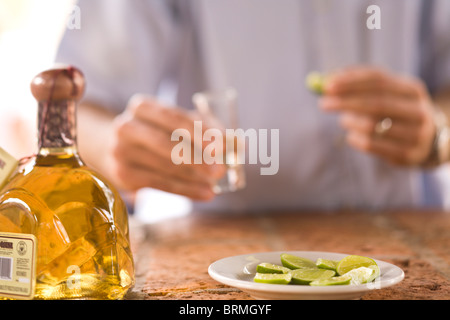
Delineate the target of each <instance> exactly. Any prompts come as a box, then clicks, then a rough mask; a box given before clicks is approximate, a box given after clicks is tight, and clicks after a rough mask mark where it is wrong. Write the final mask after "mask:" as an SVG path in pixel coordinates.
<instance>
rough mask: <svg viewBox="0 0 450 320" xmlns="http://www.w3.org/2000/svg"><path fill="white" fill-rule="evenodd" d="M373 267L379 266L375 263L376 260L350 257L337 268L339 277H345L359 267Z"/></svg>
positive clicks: (340, 262)
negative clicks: (344, 275)
mask: <svg viewBox="0 0 450 320" xmlns="http://www.w3.org/2000/svg"><path fill="white" fill-rule="evenodd" d="M373 265H377V263H376V262H375V260H373V259H371V258H368V257H363V256H356V255H350V256H347V257H345V258H343V259H342V260H341V261H339V263H338V265H337V267H336V272H337V273H338V274H339V275H343V274H346V273H347V272H349V271H350V270H353V269H357V268H359V267H369V266H373Z"/></svg>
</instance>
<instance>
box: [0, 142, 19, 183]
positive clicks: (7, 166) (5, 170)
mask: <svg viewBox="0 0 450 320" xmlns="http://www.w3.org/2000/svg"><path fill="white" fill-rule="evenodd" d="M18 165H19V161H17V159H15V158H14V157H13V156H11V155H10V154H9V153H8V152H6V151H5V150H3V149H2V148H0V189H2V188H3V187H4V186H5V184H6V183H7V182H8V179H9V178H10V177H11V175H12V174H13V173H14V171H15V170H16V168H17V166H18Z"/></svg>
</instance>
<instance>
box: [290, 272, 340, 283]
mask: <svg viewBox="0 0 450 320" xmlns="http://www.w3.org/2000/svg"><path fill="white" fill-rule="evenodd" d="M291 274H292V280H291V282H292V283H296V284H309V283H310V282H312V281H316V280H324V279H329V278H331V277H332V276H334V275H335V274H336V273H335V272H334V271H333V270H325V269H317V268H316V269H297V270H292V271H291Z"/></svg>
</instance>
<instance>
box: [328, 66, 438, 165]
mask: <svg viewBox="0 0 450 320" xmlns="http://www.w3.org/2000/svg"><path fill="white" fill-rule="evenodd" d="M320 107H321V108H322V109H323V110H325V111H330V112H341V125H342V127H343V128H345V129H346V130H347V141H348V143H349V144H350V145H351V146H353V147H354V148H356V149H359V150H362V151H365V152H369V153H372V154H375V155H378V156H380V157H381V158H383V159H385V160H387V161H389V162H390V163H393V164H397V165H404V166H416V165H421V164H423V163H424V162H425V161H426V160H427V158H428V156H429V155H430V152H431V148H432V144H433V139H434V134H435V131H436V125H435V123H434V118H433V117H434V111H433V103H432V100H431V98H430V95H429V94H428V92H427V89H426V87H425V85H424V84H423V83H422V82H421V81H420V80H418V79H414V78H408V77H404V76H400V75H397V74H392V73H389V72H386V71H383V70H380V69H377V68H370V67H354V68H350V69H346V70H343V71H340V72H337V73H336V74H334V75H332V76H331V77H330V79H329V80H328V81H327V83H326V85H325V90H324V96H323V97H322V99H321V101H320ZM384 119H387V120H385V121H384V123H383V124H384V125H386V128H385V129H386V130H385V131H384V132H381V133H380V131H378V130H376V128H377V124H378V125H379V124H380V123H382V121H383V120H384ZM377 131H378V132H379V133H377ZM382 131H383V130H382Z"/></svg>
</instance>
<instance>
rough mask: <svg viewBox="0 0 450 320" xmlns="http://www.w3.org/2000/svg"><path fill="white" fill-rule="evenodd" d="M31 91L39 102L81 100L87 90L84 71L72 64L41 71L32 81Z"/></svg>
mask: <svg viewBox="0 0 450 320" xmlns="http://www.w3.org/2000/svg"><path fill="white" fill-rule="evenodd" d="M30 87H31V93H32V94H33V96H34V98H35V99H36V100H37V101H38V102H44V101H47V102H49V101H63V100H75V101H79V100H80V99H81V98H82V96H83V94H84V90H85V79H84V75H83V73H82V72H81V71H80V70H79V69H77V68H75V67H72V66H60V67H55V68H53V69H49V70H46V71H43V72H41V73H39V74H38V75H37V76H35V77H34V78H33V80H32V81H31V85H30Z"/></svg>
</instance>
